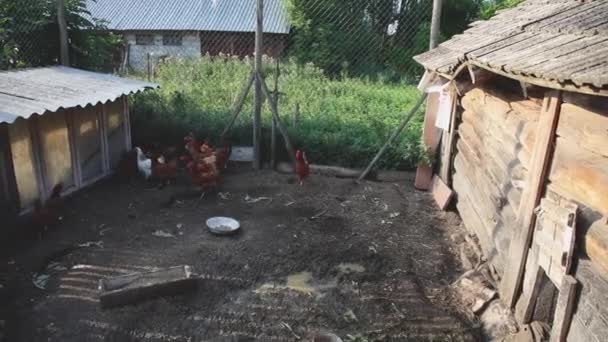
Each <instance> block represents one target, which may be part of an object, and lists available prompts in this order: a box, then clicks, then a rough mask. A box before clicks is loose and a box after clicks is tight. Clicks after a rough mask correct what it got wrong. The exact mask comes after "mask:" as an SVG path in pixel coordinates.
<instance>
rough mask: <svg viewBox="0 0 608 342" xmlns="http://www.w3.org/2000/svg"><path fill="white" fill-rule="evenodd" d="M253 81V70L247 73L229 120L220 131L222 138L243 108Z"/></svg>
mask: <svg viewBox="0 0 608 342" xmlns="http://www.w3.org/2000/svg"><path fill="white" fill-rule="evenodd" d="M254 81H255V71H252V72H251V75H249V79H248V80H247V83H246V84H245V85H244V86H243V89H242V90H241V92H240V94H239V97H238V98H237V100H236V102H235V104H234V109H233V111H232V116H231V117H230V121H228V125H226V128H224V131H223V132H222V135H221V136H222V138H224V137H225V136H226V134H228V132H230V130H231V129H232V126H234V123H235V122H236V119H237V118H238V117H239V114H241V111H242V110H243V105H244V104H245V100H246V99H247V95H249V91H250V90H251V86H252V85H253V82H254Z"/></svg>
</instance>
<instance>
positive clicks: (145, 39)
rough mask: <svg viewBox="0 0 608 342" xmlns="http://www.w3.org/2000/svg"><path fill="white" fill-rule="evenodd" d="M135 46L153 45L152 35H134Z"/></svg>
mask: <svg viewBox="0 0 608 342" xmlns="http://www.w3.org/2000/svg"><path fill="white" fill-rule="evenodd" d="M135 44H137V45H154V35H152V34H136V35H135Z"/></svg>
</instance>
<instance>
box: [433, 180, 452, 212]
mask: <svg viewBox="0 0 608 342" xmlns="http://www.w3.org/2000/svg"><path fill="white" fill-rule="evenodd" d="M432 190H433V198H434V199H435V202H436V203H437V205H438V206H439V209H441V210H445V209H446V208H447V207H448V205H450V202H451V201H452V198H454V191H452V189H450V188H449V187H448V186H447V185H446V184H445V182H444V181H442V180H441V178H439V177H437V176H435V177H433V188H432Z"/></svg>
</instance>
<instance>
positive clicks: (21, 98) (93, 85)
mask: <svg viewBox="0 0 608 342" xmlns="http://www.w3.org/2000/svg"><path fill="white" fill-rule="evenodd" d="M157 87H158V85H156V84H153V83H148V82H142V81H137V80H132V79H126V78H121V77H116V76H112V75H107V74H100V73H96V72H90V71H83V70H79V69H73V68H68V67H61V66H56V67H48V68H37V69H26V70H20V71H5V72H1V73H0V123H4V122H6V123H9V124H10V123H13V122H14V121H15V120H17V118H29V117H30V116H32V115H33V114H44V113H45V112H47V111H49V112H55V111H57V110H58V109H60V108H72V107H78V106H80V107H85V106H87V105H94V104H97V103H99V102H101V103H105V102H107V101H114V100H116V99H117V98H119V97H120V96H122V95H128V94H132V93H136V92H139V91H142V90H145V89H149V88H157Z"/></svg>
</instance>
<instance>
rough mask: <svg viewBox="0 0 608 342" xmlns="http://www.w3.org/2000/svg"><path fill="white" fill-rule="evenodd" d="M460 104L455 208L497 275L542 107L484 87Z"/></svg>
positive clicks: (505, 254)
mask: <svg viewBox="0 0 608 342" xmlns="http://www.w3.org/2000/svg"><path fill="white" fill-rule="evenodd" d="M461 104H462V107H463V113H462V122H461V124H460V125H459V127H458V139H457V143H456V149H457V151H456V155H455V159H454V175H453V188H454V190H455V191H456V193H457V198H458V201H457V208H458V211H459V213H460V215H461V217H462V220H463V222H464V224H465V226H466V227H467V228H468V230H469V231H470V232H472V233H474V234H475V235H477V237H478V238H479V242H480V245H481V247H482V249H483V251H484V253H485V254H486V257H487V259H488V260H489V262H490V264H491V265H492V266H493V268H494V270H495V273H497V275H498V277H501V276H502V272H503V271H504V267H505V260H506V258H507V253H508V249H509V244H510V241H511V237H512V236H513V232H514V230H515V229H516V227H515V221H516V215H517V210H518V208H519V205H520V202H521V196H522V190H523V188H524V186H525V180H526V175H527V172H528V166H529V163H530V158H531V153H532V150H533V145H534V132H535V129H536V126H537V121H538V117H539V115H540V111H541V105H540V104H539V101H532V100H521V95H519V97H514V96H512V95H511V94H503V93H501V91H498V90H492V89H490V88H487V87H477V88H474V89H472V90H470V91H468V92H467V93H466V94H465V95H464V96H463V98H462V100H461Z"/></svg>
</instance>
